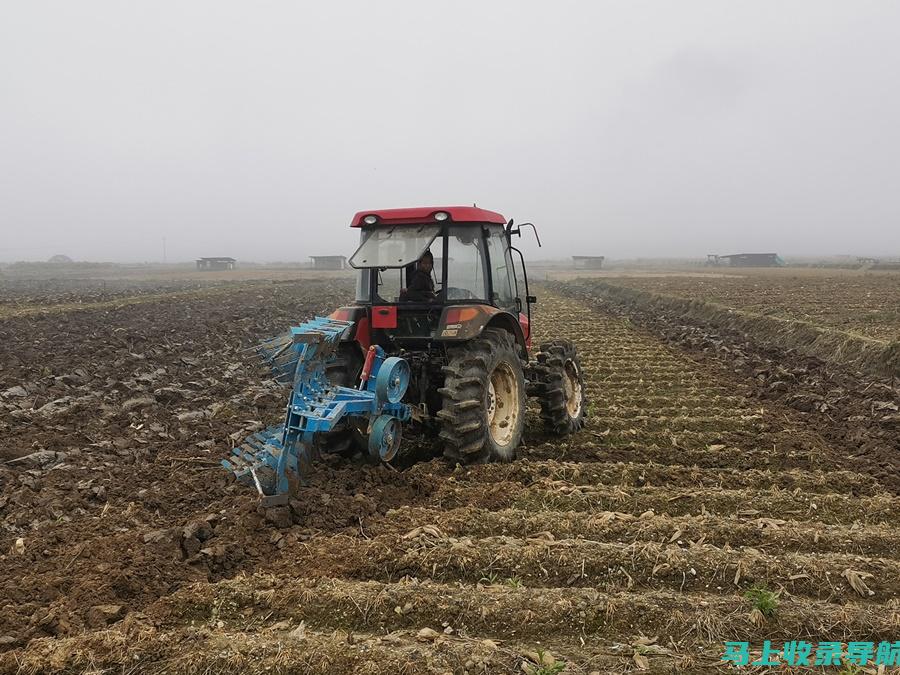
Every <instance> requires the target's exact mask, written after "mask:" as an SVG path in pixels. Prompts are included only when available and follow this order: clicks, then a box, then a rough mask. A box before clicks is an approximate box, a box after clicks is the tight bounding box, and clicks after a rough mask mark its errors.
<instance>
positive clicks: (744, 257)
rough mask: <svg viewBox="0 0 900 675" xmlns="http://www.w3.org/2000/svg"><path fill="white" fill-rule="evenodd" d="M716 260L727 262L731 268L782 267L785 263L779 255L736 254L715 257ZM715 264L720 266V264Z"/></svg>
mask: <svg viewBox="0 0 900 675" xmlns="http://www.w3.org/2000/svg"><path fill="white" fill-rule="evenodd" d="M707 258H709V256H708V257H707ZM715 258H716V260H717V261H720V260H727V261H728V264H729V265H730V266H731V267H781V266H782V265H784V261H783V260H782V259H781V258H779V257H778V254H777V253H734V254H732V255H720V256H715ZM713 264H718V262H716V263H713Z"/></svg>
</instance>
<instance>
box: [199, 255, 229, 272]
mask: <svg viewBox="0 0 900 675" xmlns="http://www.w3.org/2000/svg"><path fill="white" fill-rule="evenodd" d="M236 263H237V260H235V259H234V258H197V269H198V270H200V271H201V272H212V271H215V270H233V269H234V267H235V264H236Z"/></svg>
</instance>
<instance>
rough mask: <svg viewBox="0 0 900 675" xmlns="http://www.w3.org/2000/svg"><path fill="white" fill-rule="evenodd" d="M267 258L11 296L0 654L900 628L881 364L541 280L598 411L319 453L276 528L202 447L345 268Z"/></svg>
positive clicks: (287, 650)
mask: <svg viewBox="0 0 900 675" xmlns="http://www.w3.org/2000/svg"><path fill="white" fill-rule="evenodd" d="M282 281H283V283H271V282H267V281H265V280H262V281H251V280H243V281H241V282H239V283H235V284H228V283H225V284H223V285H215V286H212V287H202V288H196V287H189V288H187V287H180V286H178V285H177V284H176V285H175V286H174V287H166V288H165V289H163V291H162V292H159V289H155V291H154V292H153V293H149V292H148V293H147V294H146V295H145V297H142V298H141V299H140V301H137V300H135V301H131V300H128V298H132V297H133V294H132V295H129V294H119V295H116V296H115V297H113V298H108V297H105V296H104V297H103V298H102V299H98V300H96V301H95V304H94V305H91V303H90V302H86V303H79V304H81V305H82V306H80V307H79V308H77V309H73V308H72V307H71V305H72V302H73V298H72V297H70V296H66V300H65V304H64V305H62V306H61V307H60V306H59V305H60V303H54V302H52V301H50V300H47V299H46V297H45V296H44V295H43V294H42V293H43V292H42V290H41V289H36V290H35V292H34V294H33V296H31V297H30V299H29V298H28V297H26V299H25V300H21V299H20V300H19V301H17V303H16V305H15V307H11V308H9V309H7V310H6V313H5V314H4V316H3V318H2V319H0V351H2V353H0V363H2V364H3V368H2V370H0V438H2V443H0V598H2V603H0V650H2V652H0V672H10V673H18V672H24V673H38V672H48V671H57V672H83V671H92V672H110V673H112V672H116V673H120V672H135V673H137V672H140V673H147V672H150V673H153V672H160V673H161V672H167V673H170V672H175V673H206V672H301V673H305V672H322V673H326V672H327V673H339V672H363V673H410V674H412V673H424V672H434V673H451V672H452V673H464V672H468V673H503V672H526V673H544V674H546V673H552V672H572V673H590V672H603V673H605V672H630V671H638V670H645V671H649V672H672V670H673V669H680V670H682V671H684V672H702V671H715V670H718V669H720V668H721V662H720V657H721V655H722V648H723V647H722V645H723V642H724V641H726V640H746V641H750V642H751V644H752V645H753V646H755V647H757V648H758V647H759V646H761V644H762V640H763V639H769V640H773V641H776V642H780V641H788V640H800V639H805V640H809V641H812V642H816V641H819V640H822V641H825V640H836V641H847V640H869V641H875V642H879V641H882V640H884V641H893V640H898V639H900V600H898V598H900V549H898V546H897V537H896V530H897V525H898V523H900V508H898V505H900V498H898V496H897V492H898V490H900V477H898V476H900V474H898V466H900V465H898V460H897V451H898V441H900V415H898V413H897V404H898V402H900V396H898V392H897V389H896V385H895V383H894V382H892V381H891V380H890V378H888V377H886V376H885V375H883V374H879V373H878V372H876V371H875V370H872V371H871V372H870V371H867V370H860V369H858V368H848V369H842V368H840V367H838V366H836V365H834V363H833V362H825V361H822V360H816V359H815V358H814V357H812V356H808V355H802V354H799V353H792V352H790V351H789V350H787V351H783V352H782V351H779V350H778V349H776V347H773V346H772V345H769V344H761V343H760V342H759V341H757V340H756V339H755V338H754V336H752V335H750V334H748V333H746V332H743V333H740V332H736V331H735V330H734V328H733V327H729V326H717V325H716V324H715V323H714V322H713V321H712V319H710V321H709V322H706V323H704V322H703V321H700V320H699V319H697V320H690V321H689V320H685V319H681V318H679V316H680V315H678V314H677V312H674V311H673V310H672V308H666V307H659V306H657V305H654V304H653V303H647V302H644V301H643V300H641V299H640V298H637V299H636V298H634V297H629V298H624V299H623V297H622V296H619V295H616V294H615V293H609V292H607V291H606V290H605V289H604V288H601V287H600V286H598V284H599V283H600V282H597V281H595V280H588V281H579V282H571V283H566V284H562V283H556V284H552V285H549V286H547V287H544V288H541V289H539V296H540V303H539V305H538V307H537V315H536V317H535V321H536V326H537V328H536V332H537V335H536V342H538V343H539V342H540V341H541V340H542V339H550V338H555V337H567V338H571V339H573V340H575V341H576V342H577V344H578V347H579V350H580V352H581V354H582V364H583V367H584V370H585V375H586V378H587V387H588V395H589V397H590V419H589V422H588V425H587V427H586V429H585V430H584V431H582V432H580V433H579V434H577V435H576V436H574V437H571V438H568V439H565V440H562V441H560V440H559V439H555V438H551V437H549V436H546V435H545V434H544V433H543V431H542V430H541V427H540V420H539V418H538V416H537V414H536V411H532V412H531V413H530V415H529V420H528V427H527V430H526V434H527V436H526V444H525V446H524V447H523V448H522V449H521V451H520V453H519V459H518V460H517V461H515V462H513V463H511V464H505V465H482V466H476V467H453V466H449V465H448V464H446V463H445V462H444V461H443V460H441V459H435V460H432V461H428V462H420V463H417V464H414V465H413V466H411V467H410V468H406V469H402V470H401V469H398V468H394V467H390V466H373V465H369V464H364V463H360V462H353V461H350V460H344V459H340V458H334V457H332V458H325V459H323V460H322V461H321V462H320V463H318V464H317V465H316V467H315V470H314V472H313V474H312V475H311V477H310V485H309V487H306V488H303V489H302V490H301V492H300V494H298V495H297V497H296V499H295V500H294V501H293V502H292V512H293V521H294V522H293V523H292V524H290V526H285V527H282V528H277V527H275V526H274V525H273V524H272V523H269V522H267V521H266V520H265V519H264V518H262V517H261V516H260V515H259V514H258V513H257V511H256V508H255V497H254V494H253V493H252V492H251V491H250V490H248V489H246V488H244V487H242V486H238V485H234V484H230V483H229V482H228V481H227V479H226V475H225V472H224V471H223V470H221V469H220V468H219V467H218V466H217V464H218V460H219V459H220V458H221V457H223V456H225V454H226V453H227V451H228V448H230V446H231V443H232V442H233V441H235V440H238V439H240V438H242V437H243V436H244V435H246V434H247V433H249V432H250V431H252V430H254V429H256V428H258V427H259V426H260V425H262V424H264V423H265V424H268V423H273V422H276V421H278V418H279V415H280V410H281V408H282V405H283V391H282V390H280V389H279V388H278V387H277V386H275V385H274V384H273V383H272V382H270V381H267V380H266V379H265V371H264V370H263V369H262V368H261V367H260V366H258V365H257V363H256V362H255V361H254V360H253V358H252V357H251V356H250V355H249V353H248V352H245V351H243V350H244V349H245V348H246V347H249V346H251V345H252V344H254V343H255V342H256V341H257V339H258V338H260V337H265V336H268V335H270V334H275V333H277V332H279V331H281V330H282V329H283V328H284V327H285V326H286V325H289V324H290V323H296V322H298V321H299V320H302V319H304V318H307V317H309V316H310V315H312V314H314V313H316V312H323V311H327V310H329V309H330V308H332V307H334V306H337V305H339V304H341V303H342V302H344V301H346V299H347V298H348V297H349V296H350V293H351V286H350V283H349V282H347V281H342V280H336V279H329V280H311V279H304V280H294V281H291V280H282ZM602 283H603V284H607V281H606V280H605V281H604V282H602ZM670 290H671V289H670ZM738 295H739V294H738ZM888 295H889V296H890V293H889V292H888ZM26 296H27V294H26ZM785 297H786V296H785ZM797 297H806V296H805V295H803V294H799V293H798V294H797ZM75 300H76V301H77V298H75ZM773 304H774V303H773ZM38 305H40V311H38V310H37V309H34V308H35V307H37V306H38ZM804 307H806V305H804ZM779 311H781V310H780V309H779ZM802 311H803V312H805V313H806V314H810V311H809V310H808V309H803V310H802ZM829 311H830V310H828V309H822V310H821V313H822V314H823V315H825V314H827V313H828V312H829ZM895 328H896V326H895ZM879 330H880V329H879ZM863 332H864V331H863ZM885 334H887V335H889V334H890V333H885ZM879 335H881V333H879ZM878 339H880V338H878ZM425 443H426V444H427V441H425ZM35 453H37V454H35ZM284 525H287V524H284ZM761 597H762V598H765V599H771V598H774V604H775V605H776V607H775V608H774V609H772V610H771V611H770V610H769V608H768V606H767V605H764V603H763V602H761V600H760V598H761ZM753 598H756V600H754V599H753Z"/></svg>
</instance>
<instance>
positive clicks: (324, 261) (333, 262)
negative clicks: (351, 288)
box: [309, 255, 347, 270]
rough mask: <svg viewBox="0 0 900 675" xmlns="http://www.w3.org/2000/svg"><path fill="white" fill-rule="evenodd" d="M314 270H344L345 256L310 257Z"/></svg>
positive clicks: (345, 267) (345, 264)
mask: <svg viewBox="0 0 900 675" xmlns="http://www.w3.org/2000/svg"><path fill="white" fill-rule="evenodd" d="M309 257H310V258H311V259H312V261H313V269H315V270H345V269H347V256H344V255H311V256H309Z"/></svg>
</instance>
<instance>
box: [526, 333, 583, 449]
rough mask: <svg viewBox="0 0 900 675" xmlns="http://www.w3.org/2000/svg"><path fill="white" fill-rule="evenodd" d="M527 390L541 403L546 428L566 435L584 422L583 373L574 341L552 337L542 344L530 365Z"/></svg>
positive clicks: (542, 417)
mask: <svg viewBox="0 0 900 675" xmlns="http://www.w3.org/2000/svg"><path fill="white" fill-rule="evenodd" d="M528 374H529V379H530V380H531V382H530V386H529V394H531V395H532V396H536V397H537V398H538V399H539V401H540V403H541V419H543V420H544V426H546V428H547V430H548V431H550V432H552V433H554V434H557V435H559V436H567V435H568V434H571V433H574V432H576V431H578V430H579V429H581V428H582V427H583V426H584V415H585V407H586V406H587V398H586V396H585V388H584V376H583V374H582V370H581V361H580V360H579V358H578V352H577V350H576V349H575V345H574V344H573V343H572V342H571V341H569V340H554V341H553V342H546V343H544V344H542V345H541V348H540V351H539V352H538V354H537V363H534V364H532V365H531V366H530V368H529V373H528Z"/></svg>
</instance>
